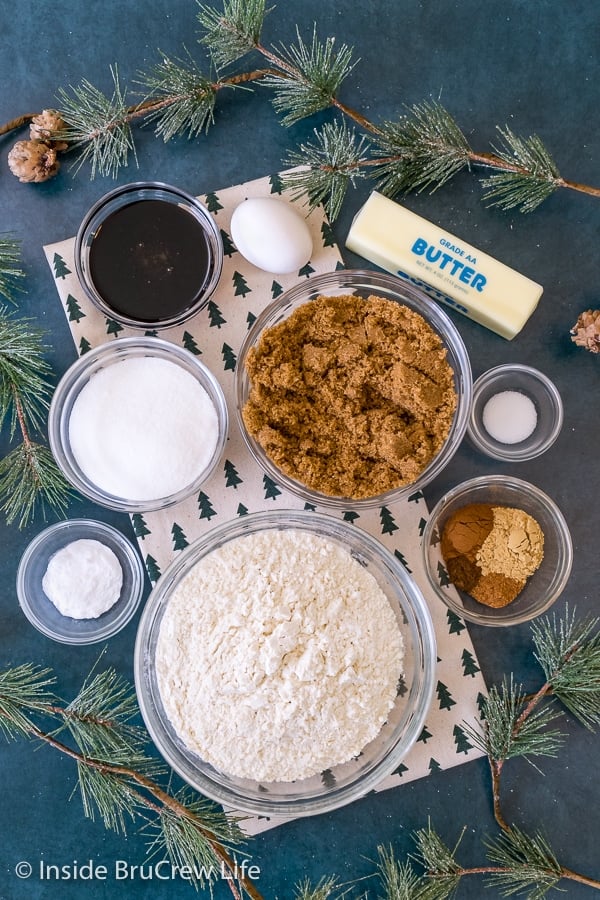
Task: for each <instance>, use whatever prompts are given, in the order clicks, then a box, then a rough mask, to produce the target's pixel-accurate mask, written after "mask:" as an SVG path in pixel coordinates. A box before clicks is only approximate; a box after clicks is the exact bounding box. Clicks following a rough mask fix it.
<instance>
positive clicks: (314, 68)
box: [260, 25, 355, 126]
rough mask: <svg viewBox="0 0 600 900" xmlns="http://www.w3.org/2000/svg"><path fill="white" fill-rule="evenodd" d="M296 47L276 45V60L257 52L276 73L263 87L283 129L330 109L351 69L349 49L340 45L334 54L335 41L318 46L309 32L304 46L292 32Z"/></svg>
mask: <svg viewBox="0 0 600 900" xmlns="http://www.w3.org/2000/svg"><path fill="white" fill-rule="evenodd" d="M296 39H297V44H296V46H291V47H289V48H286V47H285V46H283V45H280V51H279V56H276V55H274V54H273V53H271V52H269V51H267V50H266V49H265V48H263V47H261V48H260V49H261V52H262V53H263V54H264V55H265V56H266V57H267V58H268V59H269V61H270V62H271V63H272V64H273V65H274V66H275V68H276V69H277V71H276V73H274V74H272V75H267V76H266V77H265V78H264V79H263V84H264V85H266V86H267V87H270V88H272V89H273V91H274V94H275V96H274V98H273V101H272V102H273V106H274V108H275V110H276V111H277V112H278V113H279V114H280V115H281V117H282V119H281V122H282V124H283V125H285V126H290V125H293V124H294V123H295V122H298V121H299V120H300V119H304V118H306V117H307V116H311V115H314V113H316V112H320V111H321V110H324V109H328V108H329V107H330V106H332V105H334V103H335V97H336V94H337V92H338V90H339V88H340V86H341V84H342V82H343V81H344V79H345V78H346V77H347V76H348V75H349V74H350V72H351V71H352V69H353V68H354V65H355V63H353V62H352V52H353V51H352V49H351V48H350V47H347V46H346V44H342V45H341V46H340V47H339V49H338V50H337V52H335V38H333V37H330V38H327V39H326V40H325V42H324V43H321V42H320V41H319V40H318V38H317V28H316V25H315V26H314V28H313V36H312V44H311V45H310V46H308V45H307V44H306V43H305V42H304V41H303V40H302V37H301V36H300V31H299V30H298V28H296Z"/></svg>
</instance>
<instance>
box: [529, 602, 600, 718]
mask: <svg viewBox="0 0 600 900" xmlns="http://www.w3.org/2000/svg"><path fill="white" fill-rule="evenodd" d="M599 621H600V620H599V619H598V618H596V617H591V618H587V619H584V620H583V621H578V620H577V618H576V616H575V612H574V611H573V612H572V613H570V612H569V609H568V608H567V610H566V613H565V616H564V618H563V619H558V618H557V616H556V614H554V615H553V616H552V617H546V618H542V619H541V620H539V621H538V622H534V623H533V625H532V629H531V631H532V637H533V642H534V646H535V653H534V655H535V658H536V659H537V661H538V662H539V664H540V666H541V667H542V669H543V670H544V673H545V676H546V679H547V681H548V683H549V685H550V687H551V689H552V693H553V695H554V696H555V697H556V698H557V699H558V700H560V702H561V703H562V704H563V706H565V707H566V708H567V709H568V710H569V712H570V713H571V714H572V715H573V716H575V718H576V719H578V720H579V721H580V722H581V723H582V725H584V726H585V727H586V728H588V729H590V730H591V731H593V730H595V728H596V727H597V726H598V725H600V632H599V631H597V628H598V622H599Z"/></svg>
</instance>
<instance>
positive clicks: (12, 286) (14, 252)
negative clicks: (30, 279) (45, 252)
mask: <svg viewBox="0 0 600 900" xmlns="http://www.w3.org/2000/svg"><path fill="white" fill-rule="evenodd" d="M20 263H21V244H20V242H19V241H18V240H17V239H16V238H14V237H12V236H11V235H9V234H0V297H4V299H5V300H8V301H10V302H11V303H12V302H14V295H15V293H16V292H17V291H21V290H23V287H22V285H21V279H22V278H24V277H25V272H24V271H23V269H22V268H21V265H20Z"/></svg>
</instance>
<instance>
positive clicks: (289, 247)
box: [231, 197, 313, 275]
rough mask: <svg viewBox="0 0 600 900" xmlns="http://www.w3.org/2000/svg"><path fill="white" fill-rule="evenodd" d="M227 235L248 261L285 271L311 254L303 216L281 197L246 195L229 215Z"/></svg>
mask: <svg viewBox="0 0 600 900" xmlns="http://www.w3.org/2000/svg"><path fill="white" fill-rule="evenodd" d="M231 237H232V238H233V242H234V244H235V246H236V247H237V249H238V250H239V252H240V253H241V254H242V256H243V257H245V259H247V260H248V262H251V263H252V265H254V266H257V268H259V269H263V270H264V271H265V272H272V273H273V274H275V275H286V274H289V273H291V272H297V271H298V270H299V269H301V268H302V266H303V265H305V263H307V262H308V260H309V259H310V257H311V254H312V249H313V245H312V237H311V234H310V229H309V227H308V225H307V224H306V220H305V219H304V218H303V217H302V216H301V215H300V213H299V212H298V211H297V210H296V209H295V208H294V207H293V206H292V205H291V203H286V201H285V200H278V199H277V198H275V197H250V198H249V199H248V200H244V201H243V202H242V203H240V204H239V206H237V207H236V209H235V210H234V212H233V215H232V217H231Z"/></svg>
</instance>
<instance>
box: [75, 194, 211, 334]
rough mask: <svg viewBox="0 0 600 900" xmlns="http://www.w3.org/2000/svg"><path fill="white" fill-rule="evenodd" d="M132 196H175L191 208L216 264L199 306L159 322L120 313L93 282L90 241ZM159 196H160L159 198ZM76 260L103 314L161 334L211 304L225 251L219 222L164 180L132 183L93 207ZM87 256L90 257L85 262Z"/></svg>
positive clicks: (83, 281)
mask: <svg viewBox="0 0 600 900" xmlns="http://www.w3.org/2000/svg"><path fill="white" fill-rule="evenodd" d="M128 195H130V196H131V202H132V203H133V202H136V201H138V200H151V199H166V197H165V195H167V196H168V197H169V198H170V197H172V198H173V202H175V203H176V204H177V205H185V206H186V207H191V208H192V210H193V212H192V214H193V215H194V216H195V218H196V219H197V220H198V221H199V222H201V224H202V225H203V226H204V230H205V234H206V239H207V245H208V248H209V253H210V254H211V262H212V270H211V273H210V277H209V278H208V280H207V282H206V284H205V286H204V289H203V291H202V294H201V296H200V297H199V298H198V299H197V300H196V301H195V303H192V304H191V305H190V306H189V307H188V308H187V309H185V310H183V311H182V312H181V313H178V314H177V315H174V316H169V317H168V318H165V319H160V320H158V321H145V320H144V319H138V318H133V317H131V316H127V315H124V314H123V313H120V312H119V311H118V310H115V309H113V307H112V306H110V305H109V304H108V303H107V302H106V301H105V300H104V298H103V297H102V296H101V295H100V294H99V292H98V291H97V290H96V287H95V285H94V283H93V281H92V278H91V274H90V272H89V269H88V265H87V257H86V250H87V247H88V242H89V240H90V238H91V236H92V235H93V233H94V232H95V230H96V229H97V228H98V226H99V225H100V224H101V223H102V221H103V220H104V217H105V216H106V215H108V214H110V213H111V212H112V211H113V208H117V209H120V208H122V207H123V206H126V205H127V204H128V202H129V201H128V200H127V197H128ZM136 195H138V196H136ZM156 195H159V196H158V197H157V196H156ZM121 201H122V202H121ZM74 257H75V272H76V274H77V278H78V280H79V283H80V285H81V287H82V289H83V290H84V292H85V294H86V296H87V297H88V298H89V299H90V301H91V302H92V303H93V304H94V306H95V307H96V308H97V309H99V310H100V312H101V313H103V315H105V316H108V317H109V318H111V319H114V320H115V321H117V322H119V323H120V324H122V325H126V326H128V327H129V328H138V329H153V330H157V331H159V330H161V329H164V328H172V327H173V326H174V325H182V324H183V323H184V322H187V321H188V319H190V318H191V317H192V316H195V315H196V313H198V312H199V311H200V310H201V309H203V308H204V307H205V306H206V305H207V303H208V301H209V300H210V298H211V296H212V294H213V293H214V291H215V288H216V287H217V285H218V283H219V280H220V278H221V274H222V272H223V260H224V250H223V242H222V240H221V235H220V232H219V229H218V227H217V225H216V222H215V220H214V219H213V217H212V216H211V214H210V213H209V211H208V209H207V208H206V207H205V205H204V204H203V203H202V202H201V201H200V200H198V199H197V198H196V197H194V196H193V195H192V194H188V193H187V192H186V191H183V190H182V189H181V188H178V187H175V186H174V185H171V184H166V183H164V182H161V181H133V182H130V183H129V184H124V185H121V186H120V187H116V188H113V190H111V191H109V192H108V193H106V194H104V195H103V196H102V197H100V198H99V199H98V200H97V201H96V203H94V204H93V206H91V207H90V209H89V210H88V212H87V213H86V214H85V216H84V218H83V219H82V221H81V224H80V225H79V228H78V229H77V234H76V236H75V247H74ZM84 257H86V259H85V261H84Z"/></svg>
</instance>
